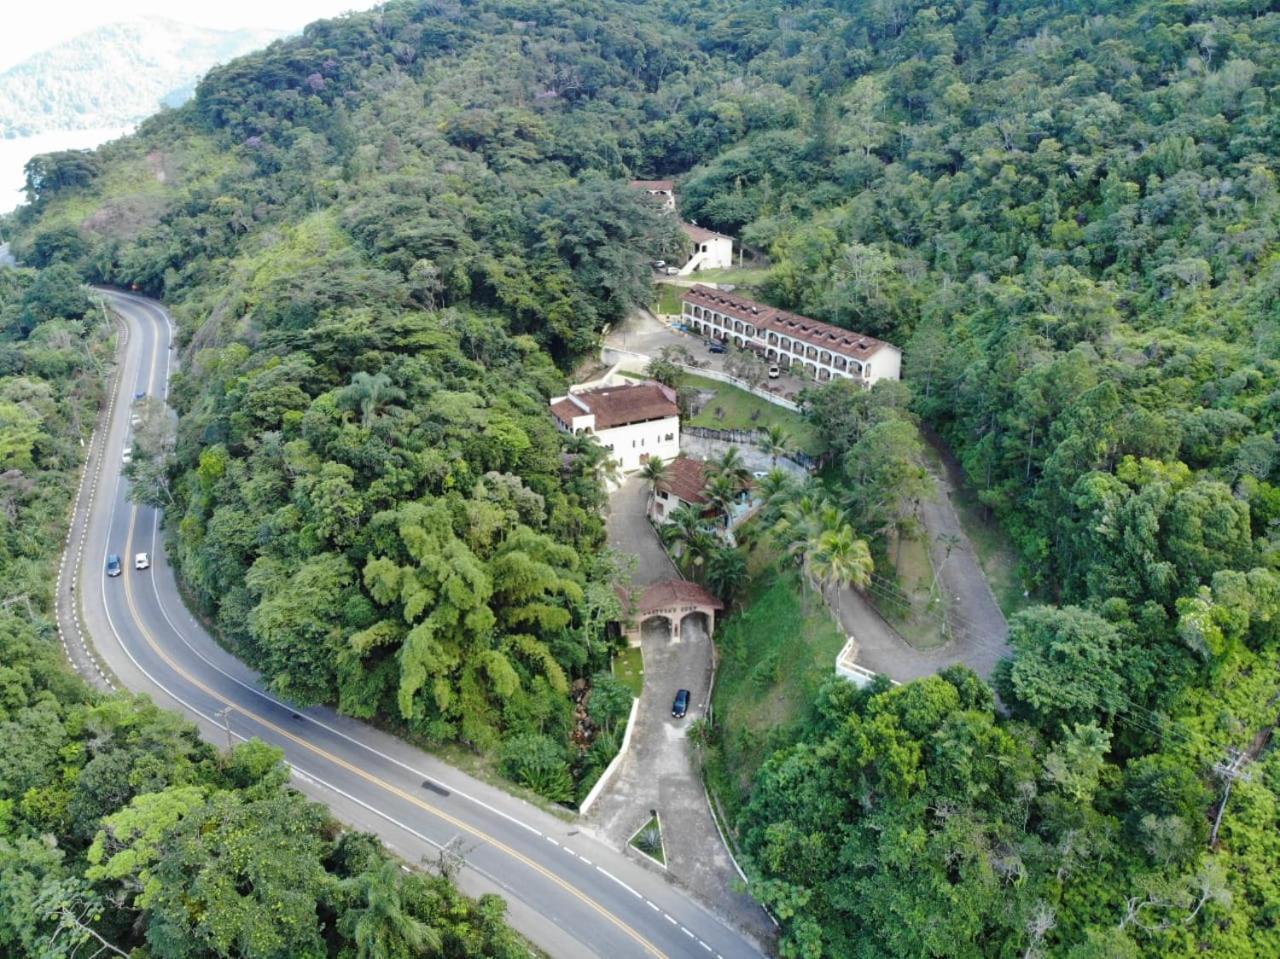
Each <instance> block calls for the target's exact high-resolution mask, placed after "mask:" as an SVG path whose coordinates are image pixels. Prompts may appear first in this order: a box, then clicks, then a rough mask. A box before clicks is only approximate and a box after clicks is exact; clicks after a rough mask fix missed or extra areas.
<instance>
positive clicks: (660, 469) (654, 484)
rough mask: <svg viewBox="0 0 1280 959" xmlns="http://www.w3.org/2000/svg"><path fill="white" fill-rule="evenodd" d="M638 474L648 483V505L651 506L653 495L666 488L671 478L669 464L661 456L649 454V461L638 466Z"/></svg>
mask: <svg viewBox="0 0 1280 959" xmlns="http://www.w3.org/2000/svg"><path fill="white" fill-rule="evenodd" d="M640 475H641V476H642V477H643V478H644V479H645V480H647V481H648V483H649V506H650V507H652V506H653V500H654V497H656V496H657V495H658V493H659V492H661V491H662V490H665V489H666V488H667V483H668V482H670V480H671V464H670V463H667V462H665V461H664V460H663V459H662V457H661V456H651V457H649V461H648V462H647V463H645V464H644V466H642V467H640Z"/></svg>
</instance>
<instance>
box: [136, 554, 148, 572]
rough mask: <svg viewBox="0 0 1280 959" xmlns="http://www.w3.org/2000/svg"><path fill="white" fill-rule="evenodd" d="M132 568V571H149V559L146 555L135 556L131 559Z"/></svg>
mask: <svg viewBox="0 0 1280 959" xmlns="http://www.w3.org/2000/svg"><path fill="white" fill-rule="evenodd" d="M133 568H134V569H150V568H151V557H150V556H148V555H147V554H146V553H139V554H138V555H137V556H135V557H134V558H133Z"/></svg>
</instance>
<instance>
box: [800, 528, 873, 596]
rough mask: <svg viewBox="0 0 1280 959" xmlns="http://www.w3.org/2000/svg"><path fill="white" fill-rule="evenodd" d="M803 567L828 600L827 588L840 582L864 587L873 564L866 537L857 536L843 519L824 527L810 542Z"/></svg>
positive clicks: (836, 586)
mask: <svg viewBox="0 0 1280 959" xmlns="http://www.w3.org/2000/svg"><path fill="white" fill-rule="evenodd" d="M804 567H805V578H806V579H808V580H809V583H810V585H811V586H813V588H814V589H815V590H818V591H819V592H821V593H822V594H823V597H824V598H825V599H827V601H828V602H830V599H831V597H830V596H829V595H828V591H829V590H833V589H838V588H839V587H841V586H852V587H854V588H855V589H865V588H866V586H867V584H868V583H870V582H871V573H872V571H873V570H874V569H875V564H874V563H873V562H872V560H871V550H870V549H869V548H868V547H867V542H866V540H862V539H858V537H857V536H856V535H855V534H854V532H853V527H852V526H850V525H849V524H848V523H842V524H840V525H839V526H836V527H834V528H828V529H824V530H823V531H822V532H820V533H819V534H818V536H817V537H816V538H815V539H814V540H813V541H812V542H811V544H810V546H809V549H808V551H807V552H806V553H805V560H804Z"/></svg>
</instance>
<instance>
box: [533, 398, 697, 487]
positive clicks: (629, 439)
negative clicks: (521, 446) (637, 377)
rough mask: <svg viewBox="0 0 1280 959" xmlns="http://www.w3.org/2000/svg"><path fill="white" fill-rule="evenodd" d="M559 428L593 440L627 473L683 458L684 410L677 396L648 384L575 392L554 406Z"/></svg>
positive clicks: (558, 399) (559, 400)
mask: <svg viewBox="0 0 1280 959" xmlns="http://www.w3.org/2000/svg"><path fill="white" fill-rule="evenodd" d="M551 415H552V416H553V417H555V421H556V428H557V429H559V430H560V431H561V432H564V433H574V434H581V433H587V434H592V435H594V436H595V437H596V439H597V440H599V442H600V445H601V446H603V447H604V448H605V449H606V450H608V451H609V452H610V453H611V454H612V458H613V460H614V462H616V463H617V464H618V467H619V469H621V470H622V471H623V472H624V473H628V472H631V471H632V470H637V469H639V468H640V467H641V466H643V465H644V464H645V463H647V462H649V458H650V457H652V456H661V457H662V458H663V459H664V460H674V459H675V458H676V457H677V456H679V455H680V407H679V406H678V405H677V404H676V393H675V390H673V389H671V388H670V387H669V386H663V385H662V384H661V383H655V382H652V381H646V382H643V383H628V384H626V385H623V386H602V387H597V388H595V389H589V390H580V391H578V392H576V393H575V392H571V393H568V394H567V395H565V396H556V397H553V398H552V400H551Z"/></svg>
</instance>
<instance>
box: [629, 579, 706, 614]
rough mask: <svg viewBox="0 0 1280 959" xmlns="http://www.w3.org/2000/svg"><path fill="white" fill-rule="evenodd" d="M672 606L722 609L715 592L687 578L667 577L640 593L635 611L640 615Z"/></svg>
mask: <svg viewBox="0 0 1280 959" xmlns="http://www.w3.org/2000/svg"><path fill="white" fill-rule="evenodd" d="M672 606H709V607H711V608H712V609H724V603H722V602H720V600H718V599H717V598H716V597H715V594H714V593H712V592H710V591H709V590H707V589H704V588H703V587H701V586H699V585H698V584H697V583H691V582H689V580H687V579H669V580H666V581H664V582H661V583H654V584H653V585H652V586H649V587H647V588H646V589H645V591H644V592H643V593H641V594H640V601H639V603H637V605H636V612H637V613H639V614H640V615H641V616H644V615H646V614H647V613H652V612H653V611H654V610H658V609H669V608H670V607H672Z"/></svg>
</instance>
